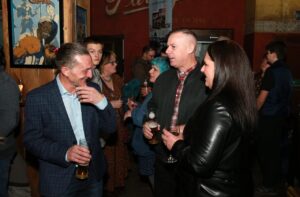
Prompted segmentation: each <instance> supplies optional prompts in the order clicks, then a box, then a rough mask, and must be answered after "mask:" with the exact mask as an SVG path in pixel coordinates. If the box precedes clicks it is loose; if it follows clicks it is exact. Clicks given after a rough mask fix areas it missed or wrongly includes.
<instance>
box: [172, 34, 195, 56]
mask: <svg viewBox="0 0 300 197" xmlns="http://www.w3.org/2000/svg"><path fill="white" fill-rule="evenodd" d="M175 33H183V34H185V35H187V36H189V37H190V38H192V40H193V42H194V44H195V49H194V50H195V51H196V46H197V35H196V34H195V32H193V31H191V30H189V29H175V30H173V31H171V32H170V33H169V34H168V36H167V37H170V36H171V35H172V34H175Z"/></svg>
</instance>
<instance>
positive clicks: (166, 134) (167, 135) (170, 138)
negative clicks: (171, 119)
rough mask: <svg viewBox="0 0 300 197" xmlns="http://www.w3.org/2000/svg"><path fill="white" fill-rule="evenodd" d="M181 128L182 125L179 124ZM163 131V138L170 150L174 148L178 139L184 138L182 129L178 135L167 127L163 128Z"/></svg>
mask: <svg viewBox="0 0 300 197" xmlns="http://www.w3.org/2000/svg"><path fill="white" fill-rule="evenodd" d="M179 128H181V127H180V126H179ZM162 133H163V134H162V140H163V142H164V144H165V145H166V147H167V148H168V149H169V150H171V149H172V147H173V145H174V144H175V142H177V141H178V140H183V135H182V132H180V129H179V133H178V135H177V136H176V135H174V134H172V133H171V132H170V131H168V130H166V129H163V131H162Z"/></svg>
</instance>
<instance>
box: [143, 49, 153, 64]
mask: <svg viewBox="0 0 300 197" xmlns="http://www.w3.org/2000/svg"><path fill="white" fill-rule="evenodd" d="M154 57H155V51H154V50H150V51H148V52H146V53H145V55H144V59H145V60H147V61H151V60H152V59H153V58H154Z"/></svg>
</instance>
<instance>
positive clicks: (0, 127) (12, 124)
mask: <svg viewBox="0 0 300 197" xmlns="http://www.w3.org/2000/svg"><path fill="white" fill-rule="evenodd" d="M0 92H1V93H0V102H1V104H0V138H2V139H3V140H4V138H5V137H6V136H8V135H10V134H11V132H13V131H14V128H16V127H17V126H18V123H19V89H18V87H17V85H16V84H14V83H12V82H9V83H5V84H1V87H0Z"/></svg>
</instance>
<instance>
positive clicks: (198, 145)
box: [171, 103, 232, 175]
mask: <svg viewBox="0 0 300 197" xmlns="http://www.w3.org/2000/svg"><path fill="white" fill-rule="evenodd" d="M199 118H200V117H199ZM194 123H196V124H197V125H192V127H198V131H199V132H198V131H196V132H194V133H192V136H191V142H190V144H186V143H187V142H184V141H182V140H178V141H177V142H176V143H175V144H174V145H173V147H172V149H171V152H172V154H173V155H175V156H176V157H177V158H178V159H179V161H180V165H181V167H182V168H184V169H186V170H188V171H190V172H192V173H196V174H199V175H211V174H212V173H213V171H214V170H215V168H216V166H217V165H218V163H219V162H220V160H221V159H222V155H223V153H224V149H225V148H226V143H227V138H228V133H229V131H230V129H231V126H232V118H231V116H230V114H229V113H228V111H227V110H226V109H225V108H224V107H223V106H222V105H220V104H217V103H215V104H213V105H211V106H210V107H209V109H208V110H207V113H206V114H205V116H204V119H203V117H202V118H201V120H199V121H194ZM188 128H189V127H188V126H186V129H188ZM200 131H201V132H200Z"/></svg>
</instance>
